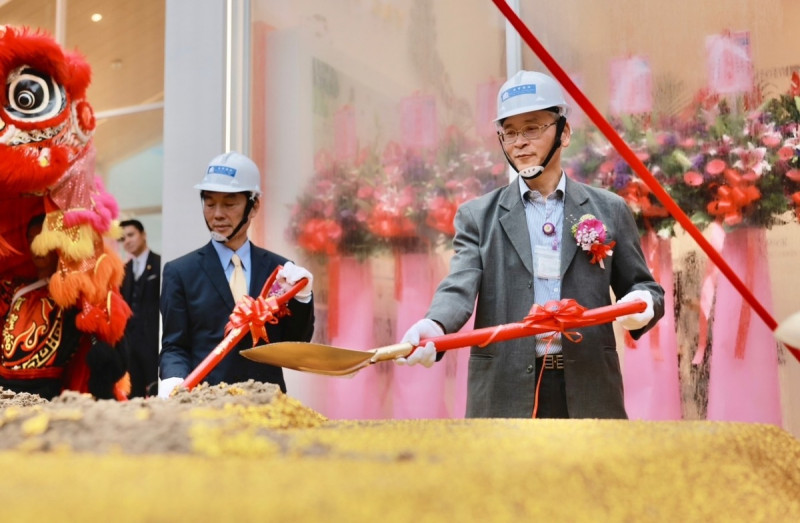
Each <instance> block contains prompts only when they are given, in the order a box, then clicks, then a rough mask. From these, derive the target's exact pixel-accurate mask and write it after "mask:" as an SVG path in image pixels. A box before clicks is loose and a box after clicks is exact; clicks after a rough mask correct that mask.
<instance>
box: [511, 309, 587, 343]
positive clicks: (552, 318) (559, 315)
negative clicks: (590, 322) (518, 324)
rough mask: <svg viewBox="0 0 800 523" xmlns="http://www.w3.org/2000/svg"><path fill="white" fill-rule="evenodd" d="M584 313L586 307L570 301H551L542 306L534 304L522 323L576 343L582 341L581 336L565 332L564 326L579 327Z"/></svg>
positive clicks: (576, 333)
mask: <svg viewBox="0 0 800 523" xmlns="http://www.w3.org/2000/svg"><path fill="white" fill-rule="evenodd" d="M585 311H586V307H583V306H581V305H580V304H578V302H577V301H575V300H572V299H563V300H561V301H555V300H551V301H548V302H547V303H545V304H544V305H539V304H538V303H534V304H533V307H531V311H530V312H529V313H528V315H527V316H525V319H523V320H522V323H524V324H525V325H527V326H529V327H537V328H546V329H548V330H552V331H557V332H560V333H562V334H563V335H564V337H565V338H567V339H568V340H569V341H571V342H573V343H578V342H580V341H581V340H582V339H583V335H582V334H581V333H579V332H568V331H566V330H565V329H566V327H565V325H564V324H565V323H569V324H570V325H571V326H573V327H575V326H580V323H581V320H582V318H583V313H584V312H585ZM576 324H577V325H576Z"/></svg>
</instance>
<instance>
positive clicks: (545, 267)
mask: <svg viewBox="0 0 800 523" xmlns="http://www.w3.org/2000/svg"><path fill="white" fill-rule="evenodd" d="M533 255H534V260H535V263H536V267H535V272H534V274H535V275H536V277H537V278H544V279H546V280H558V279H561V251H559V250H558V249H553V248H552V247H548V246H545V245H537V246H536V247H534V249H533Z"/></svg>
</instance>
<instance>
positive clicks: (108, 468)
mask: <svg viewBox="0 0 800 523" xmlns="http://www.w3.org/2000/svg"><path fill="white" fill-rule="evenodd" d="M230 412H231V414H229V415H231V416H232V417H234V418H237V421H236V423H234V425H235V426H236V430H235V431H234V432H231V431H230V430H227V429H224V428H223V429H220V428H219V426H211V425H205V424H203V423H202V422H201V421H202V418H204V417H205V416H207V415H208V413H205V414H203V413H198V415H197V418H198V422H197V424H196V425H195V426H193V427H192V429H191V430H190V432H191V433H192V434H191V436H190V437H191V438H192V440H193V447H194V454H192V455H145V456H137V455H122V454H104V455H95V454H77V453H74V452H72V451H69V450H65V451H60V452H50V453H41V452H34V453H25V452H22V451H3V452H0V469H2V470H3V474H2V479H0V499H2V505H1V506H2V509H0V510H2V520H3V521H81V522H86V521H114V522H125V521H169V522H177V521H287V522H288V521H292V522H294V521H414V522H418V521H422V522H424V521H493V522H494V521H532V520H534V518H536V519H537V520H540V521H635V522H639V521H726V522H727V521H748V522H750V521H770V522H781V521H787V522H796V521H800V441H798V440H797V439H795V438H793V437H792V436H791V435H790V434H788V433H787V432H785V431H783V430H781V429H779V428H776V427H773V426H769V425H756V424H741V423H720V422H627V421H598V420H571V421H562V420H558V421H555V420H552V421H550V420H422V421H380V422H344V423H342V422H330V421H329V422H325V421H321V422H320V423H321V425H319V426H317V427H312V428H295V429H285V430H278V431H277V436H276V434H275V433H274V432H273V434H271V435H270V436H266V435H264V434H263V432H262V433H259V431H258V430H255V429H254V427H255V426H256V425H258V424H259V421H258V420H257V417H255V418H253V419H250V420H247V419H246V418H247V416H246V415H245V414H242V413H241V412H239V413H236V414H233V413H232V412H233V411H230Z"/></svg>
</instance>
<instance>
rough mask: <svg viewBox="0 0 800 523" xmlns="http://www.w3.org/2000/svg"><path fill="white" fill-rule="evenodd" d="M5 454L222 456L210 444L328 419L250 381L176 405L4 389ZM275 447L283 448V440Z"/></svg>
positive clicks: (0, 402) (187, 396) (183, 398)
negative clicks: (213, 438) (212, 438)
mask: <svg viewBox="0 0 800 523" xmlns="http://www.w3.org/2000/svg"><path fill="white" fill-rule="evenodd" d="M0 409H2V410H0V449H14V450H24V451H45V452H46V451H63V450H73V451H79V452H95V453H105V452H110V451H113V452H124V453H131V454H141V453H149V454H164V453H192V452H201V453H206V454H207V453H212V454H213V453H216V451H215V450H214V448H213V445H209V437H210V436H212V435H213V434H215V433H216V434H218V435H219V436H220V437H222V436H225V435H226V434H227V433H241V431H243V430H244V431H248V432H249V433H250V434H251V435H252V436H253V437H259V436H261V437H267V438H270V437H271V436H272V432H274V429H282V428H304V427H314V426H317V425H320V424H321V423H322V422H323V421H324V420H325V418H324V417H323V416H322V415H320V414H318V413H317V412H315V411H313V410H311V409H309V408H307V407H305V406H303V405H302V404H300V403H299V402H297V401H296V400H293V399H291V398H289V397H288V396H286V395H284V394H282V393H281V392H280V389H279V388H278V387H277V386H276V385H272V384H267V383H259V382H254V381H252V380H251V381H248V382H245V383H236V384H234V385H227V384H221V385H215V386H207V385H200V386H198V387H195V388H194V389H192V390H191V391H188V390H185V389H182V390H180V391H178V392H177V393H176V395H175V396H174V397H172V398H170V399H169V400H164V399H161V398H157V397H155V398H147V399H141V398H136V399H132V400H130V401H125V402H117V401H113V400H99V401H96V400H94V399H93V398H92V397H91V396H89V395H86V394H78V393H75V392H71V391H67V392H64V393H63V394H62V395H61V396H58V397H56V398H54V399H53V400H52V401H47V400H44V399H42V398H40V397H39V396H36V395H32V394H28V393H20V394H15V393H14V392H12V391H9V390H5V389H0ZM272 439H275V440H280V439H281V438H280V437H279V436H277V435H275V436H274V437H272Z"/></svg>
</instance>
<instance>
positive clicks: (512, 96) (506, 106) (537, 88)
mask: <svg viewBox="0 0 800 523" xmlns="http://www.w3.org/2000/svg"><path fill="white" fill-rule="evenodd" d="M551 107H558V109H559V111H558V114H559V115H561V116H564V117H566V116H567V112H569V105H567V101H566V100H565V99H564V93H563V91H562V90H561V86H560V85H559V84H558V82H556V81H555V80H554V79H553V78H551V77H549V76H548V75H546V74H543V73H537V72H535V71H519V72H517V74H515V75H514V76H512V77H511V78H509V79H508V80H507V81H506V83H504V84H503V86H502V87H501V88H500V92H499V93H497V118H495V120H494V121H495V122H499V121H500V120H503V119H505V118H508V117H509V116H515V115H518V114H522V113H530V112H533V111H541V110H543V109H549V108H551Z"/></svg>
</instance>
